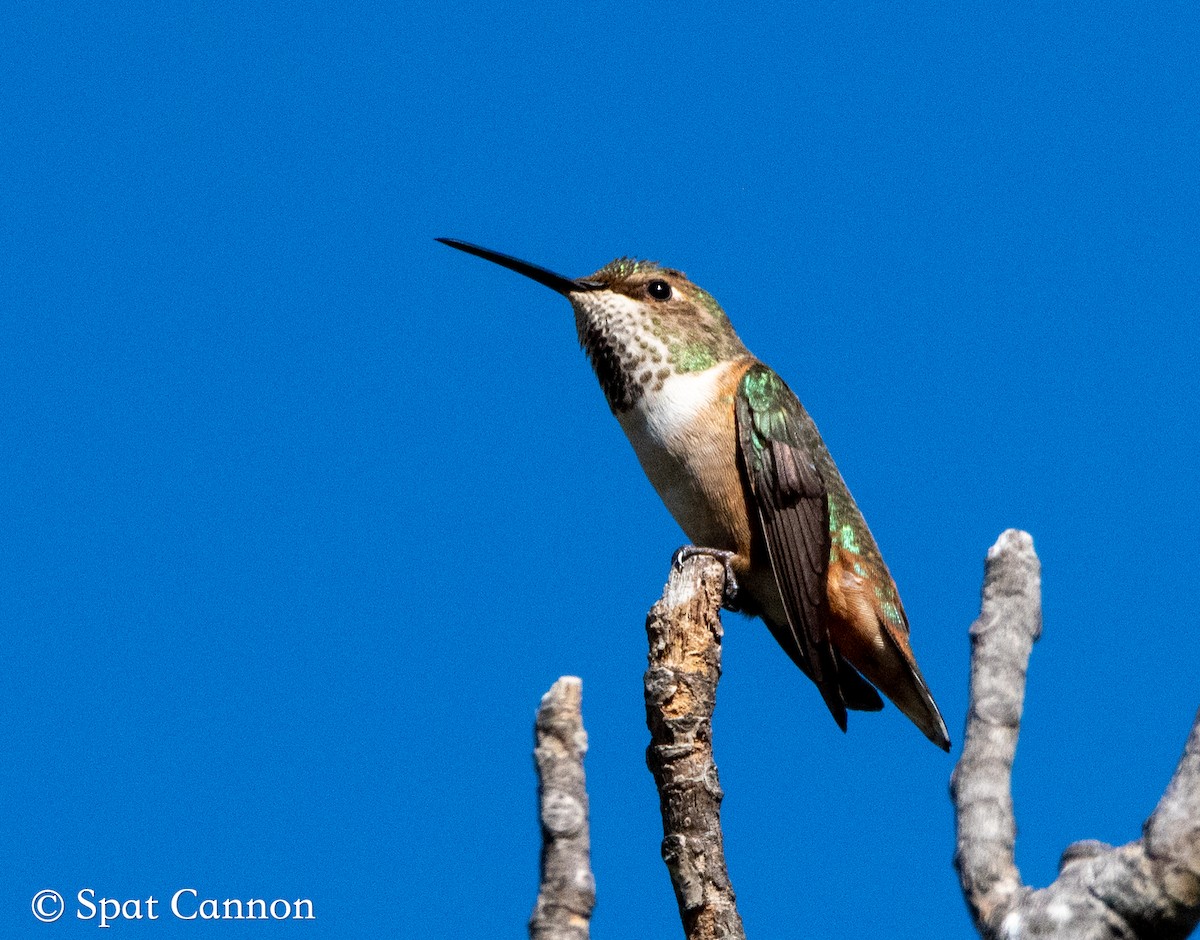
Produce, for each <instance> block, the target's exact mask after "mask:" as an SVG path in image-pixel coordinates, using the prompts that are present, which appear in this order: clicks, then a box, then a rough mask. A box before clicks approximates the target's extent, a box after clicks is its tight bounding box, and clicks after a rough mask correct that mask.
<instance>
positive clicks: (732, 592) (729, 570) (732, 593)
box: [671, 545, 741, 611]
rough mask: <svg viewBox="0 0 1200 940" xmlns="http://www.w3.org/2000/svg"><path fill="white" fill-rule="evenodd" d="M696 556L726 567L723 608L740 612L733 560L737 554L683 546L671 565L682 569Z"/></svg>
mask: <svg viewBox="0 0 1200 940" xmlns="http://www.w3.org/2000/svg"><path fill="white" fill-rule="evenodd" d="M695 555H708V556H710V557H711V558H715V559H716V560H717V561H719V562H720V563H721V564H722V565H724V566H725V588H724V589H723V590H722V591H721V606H722V607H724V608H725V609H726V610H733V611H737V610H740V609H741V607H740V606H739V605H738V583H737V578H736V577H735V576H734V573H733V559H734V557H735V556H736V555H737V553H736V552H727V551H724V550H722V549H720V548H701V547H700V546H698V545H683V546H680V547H679V548H678V549H677V550H676V551H675V554H674V555H673V556H672V557H671V564H672V565H673V566H674V567H676V568H682V567H683V563H684V562H685V561H687V560H688V559H689V558H692V557H694V556H695Z"/></svg>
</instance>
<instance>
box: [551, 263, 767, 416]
mask: <svg viewBox="0 0 1200 940" xmlns="http://www.w3.org/2000/svg"><path fill="white" fill-rule="evenodd" d="M584 281H585V282H586V283H588V284H594V285H597V286H596V287H595V288H593V289H592V290H589V291H587V292H580V293H572V294H570V295H569V297H570V300H571V305H572V307H574V309H575V327H576V329H577V330H578V333H579V343H580V345H581V346H583V349H584V351H585V352H586V353H587V357H588V359H589V360H590V361H591V363H592V368H593V369H594V370H595V372H596V378H597V379H599V380H600V387H601V388H602V389H603V390H604V396H605V398H607V399H608V405H609V407H610V408H611V409H612V411H613V413H614V414H622V413H624V412H627V411H629V410H630V409H631V408H633V407H634V406H635V405H636V404H637V403H638V400H639V399H640V398H642V397H643V396H644V395H648V394H654V393H656V392H659V391H661V390H662V388H663V384H664V383H665V382H666V380H667V379H668V378H670V377H671V376H672V375H680V374H685V373H689V372H702V371H704V370H705V369H709V368H712V367H713V366H715V365H717V364H718V363H721V362H725V361H728V360H730V359H735V358H738V357H739V356H745V355H747V351H746V347H745V346H744V345H743V344H742V341H741V340H740V339H738V336H737V334H736V333H735V332H734V330H733V327H732V326H731V325H730V323H729V319H728V318H727V317H726V316H725V312H724V311H723V310H722V309H721V307H720V305H719V304H718V303H717V302H716V300H714V299H713V297H712V295H711V294H709V293H708V292H707V291H705V290H702V289H701V288H699V287H697V286H696V285H695V284H693V283H691V282H690V281H689V280H688V279H687V278H686V277H685V276H684V275H683V274H682V273H680V272H679V271H676V270H673V269H671V268H663V267H660V266H659V265H657V264H654V263H652V262H646V261H631V260H629V259H625V258H622V259H618V260H617V261H613V262H612V263H610V264H608V265H606V266H605V267H603V268H601V269H600V270H599V271H597V272H596V273H595V274H593V275H592V276H591V277H588V278H585V279H584ZM661 281H666V282H667V283H668V284H669V285H670V286H671V296H670V298H669V299H666V300H663V299H656V298H654V297H653V296H651V295H650V293H649V292H648V285H649V284H651V283H652V282H661Z"/></svg>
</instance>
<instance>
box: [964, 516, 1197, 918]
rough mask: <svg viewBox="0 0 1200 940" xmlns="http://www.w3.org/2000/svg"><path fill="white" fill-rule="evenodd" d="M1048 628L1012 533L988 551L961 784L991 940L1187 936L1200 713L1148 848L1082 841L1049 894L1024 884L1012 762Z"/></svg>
mask: <svg viewBox="0 0 1200 940" xmlns="http://www.w3.org/2000/svg"><path fill="white" fill-rule="evenodd" d="M1041 629H1042V615H1041V569H1040V564H1039V562H1038V558H1037V555H1036V554H1035V553H1034V550H1033V539H1032V538H1031V537H1030V536H1029V535H1028V534H1027V533H1025V532H1019V531H1017V530H1015V529H1009V530H1008V531H1006V532H1004V533H1003V534H1002V535H1001V536H1000V538H999V540H997V542H996V544H995V545H993V546H992V548H991V549H990V550H989V551H988V557H987V566H986V570H985V573H984V582H983V603H982V606H981V609H980V613H979V619H977V620H976V621H975V623H974V624H972V626H971V701H970V706H969V709H968V713H967V728H966V735H965V738H964V742H963V752H962V757H961V758H960V759H959V762H958V766H957V767H956V768H955V770H954V774H953V776H952V777H951V781H950V793H951V798H952V799H953V801H954V806H955V810H956V814H957V851H956V853H955V857H954V863H955V867H956V868H957V869H958V875H959V881H960V883H961V885H962V890H963V895H964V897H965V898H966V900H967V906H968V908H969V909H970V911H971V915H972V917H973V919H974V921H975V926H976V928H977V929H978V931H979V933H980V936H982V937H984V938H985V940H1001V938H1003V940H1016V938H1022V940H1034V938H1050V937H1054V938H1070V940H1116V938H1121V940H1133V938H1147V940H1148V938H1182V937H1186V936H1187V935H1188V934H1189V933H1191V931H1192V930H1193V929H1194V928H1195V926H1196V923H1197V921H1198V920H1200V714H1198V715H1197V716H1196V720H1195V722H1194V723H1193V726H1192V732H1191V734H1190V735H1189V737H1188V740H1187V744H1186V746H1185V748H1184V753H1183V758H1182V759H1181V760H1180V762H1179V766H1178V768H1177V769H1176V771H1175V775H1174V777H1173V778H1172V780H1171V782H1170V784H1169V785H1168V786H1167V789H1166V792H1165V793H1164V794H1163V797H1162V799H1161V800H1160V801H1159V804H1158V806H1157V808H1156V809H1155V810H1154V812H1153V814H1152V815H1151V816H1150V818H1149V819H1148V820H1147V821H1146V824H1145V825H1144V827H1143V832H1142V838H1140V839H1138V840H1136V841H1134V842H1130V843H1128V844H1126V845H1123V846H1119V847H1115V848H1114V847H1113V846H1109V845H1105V844H1103V843H1100V842H1094V841H1087V842H1076V843H1074V844H1073V845H1070V846H1068V847H1067V849H1066V851H1064V852H1063V857H1062V860H1061V862H1060V865H1059V875H1058V878H1057V879H1056V880H1055V882H1054V883H1053V884H1051V885H1050V886H1049V887H1047V888H1042V889H1039V890H1034V889H1033V888H1029V887H1027V886H1025V885H1024V884H1023V883H1022V882H1021V875H1020V872H1019V871H1018V870H1017V866H1016V862H1015V861H1014V858H1013V846H1014V843H1015V840H1016V822H1015V818H1014V814H1013V802H1012V763H1013V757H1014V755H1015V753H1016V748H1017V734H1018V732H1019V730H1020V723H1021V712H1022V707H1023V703H1024V698H1025V670H1026V667H1027V666H1028V663H1029V655H1030V651H1031V650H1032V648H1033V643H1034V641H1035V640H1036V639H1037V638H1038V636H1039V635H1040V633H1041Z"/></svg>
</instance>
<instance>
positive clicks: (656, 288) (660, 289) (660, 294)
mask: <svg viewBox="0 0 1200 940" xmlns="http://www.w3.org/2000/svg"><path fill="white" fill-rule="evenodd" d="M646 290H648V291H649V292H650V296H651V297H653V298H654V299H655V300H670V299H671V285H670V284H668V283H667V282H666V281H651V282H650V283H649V284H647V285H646Z"/></svg>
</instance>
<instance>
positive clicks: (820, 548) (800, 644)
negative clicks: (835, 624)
mask: <svg viewBox="0 0 1200 940" xmlns="http://www.w3.org/2000/svg"><path fill="white" fill-rule="evenodd" d="M811 423H812V419H811V418H809V417H808V414H807V413H806V412H805V411H804V408H803V407H802V406H801V404H800V401H799V399H797V398H796V396H795V395H794V394H793V393H792V390H791V389H789V388H788V387H787V385H785V384H784V382H783V380H782V379H781V378H779V376H777V375H776V374H775V373H774V372H772V371H771V370H770V369H768V368H767V367H766V366H764V365H762V364H761V363H759V364H756V365H753V366H751V367H750V368H749V369H748V370H747V371H746V374H745V375H744V376H743V377H742V381H741V383H740V384H739V386H738V396H737V426H738V445H739V449H740V453H741V458H742V462H743V465H744V467H745V470H746V476H747V478H748V480H749V483H750V487H751V489H752V490H753V492H754V496H755V501H756V503H757V505H758V512H759V519H760V521H761V523H762V530H763V536H764V540H765V542H766V545H767V551H768V553H769V555H770V559H771V566H772V568H773V569H774V571H775V578H776V580H777V581H778V583H779V590H780V593H781V594H782V596H783V606H784V609H785V610H786V612H787V616H788V627H789V628H790V633H791V638H792V640H793V641H794V642H795V644H796V650H795V651H794V652H797V653H799V654H800V656H801V657H802V658H803V659H804V660H805V661H806V662H807V663H808V666H809V669H810V670H811V673H812V679H813V682H815V683H816V685H817V688H818V689H819V690H820V692H821V697H822V698H824V699H825V704H826V705H827V706H828V707H829V711H830V712H831V713H832V714H833V717H834V719H835V720H836V721H837V723H838V725H839V726H840V727H841V728H842V729H843V730H844V729H845V727H846V702H845V699H844V698H843V695H842V692H841V684H840V682H839V678H838V662H837V654H836V652H835V650H834V648H833V642H832V640H831V639H830V636H829V629H828V623H827V618H826V608H827V598H826V588H825V578H826V574H827V572H828V568H829V541H830V540H829V499H828V496H827V494H826V488H825V483H824V481H823V480H822V479H821V474H820V473H819V472H818V470H817V466H816V463H815V461H814V459H813V457H814V455H813V454H812V453H811V452H810V451H809V449H808V448H807V447H806V446H805V445H804V442H803V438H804V436H805V435H804V434H803V433H802V432H803V431H804V430H805V428H806V424H811ZM814 432H815V429H814ZM781 632H782V631H781ZM785 648H786V644H785ZM788 652H789V653H792V652H793V651H792V650H789V651H788Z"/></svg>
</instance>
